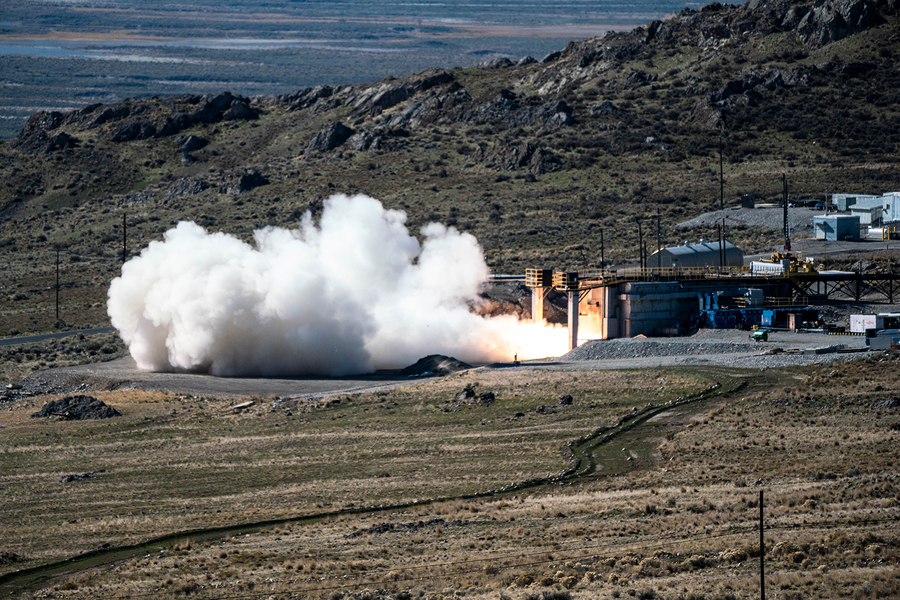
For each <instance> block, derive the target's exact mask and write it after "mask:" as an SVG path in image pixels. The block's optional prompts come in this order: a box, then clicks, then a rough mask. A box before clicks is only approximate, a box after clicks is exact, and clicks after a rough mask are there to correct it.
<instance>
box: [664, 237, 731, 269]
mask: <svg viewBox="0 0 900 600" xmlns="http://www.w3.org/2000/svg"><path fill="white" fill-rule="evenodd" d="M743 265H744V253H743V252H741V250H740V248H738V247H737V246H735V245H734V244H732V243H731V242H725V264H724V265H723V264H722V253H721V247H720V245H719V242H706V243H704V244H693V245H690V246H688V245H685V246H675V247H674V248H663V249H662V250H659V251H658V252H654V253H653V254H651V255H650V258H648V259H647V268H648V269H652V268H654V267H663V268H675V269H684V268H689V267H718V266H725V267H741V266H743Z"/></svg>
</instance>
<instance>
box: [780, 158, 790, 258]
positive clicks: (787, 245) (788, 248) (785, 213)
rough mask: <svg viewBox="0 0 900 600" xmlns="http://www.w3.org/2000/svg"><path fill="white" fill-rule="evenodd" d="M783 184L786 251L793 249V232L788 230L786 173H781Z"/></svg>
mask: <svg viewBox="0 0 900 600" xmlns="http://www.w3.org/2000/svg"><path fill="white" fill-rule="evenodd" d="M781 184H782V188H783V194H784V251H785V252H790V251H791V234H790V231H789V230H788V184H787V175H786V174H785V173H782V174H781Z"/></svg>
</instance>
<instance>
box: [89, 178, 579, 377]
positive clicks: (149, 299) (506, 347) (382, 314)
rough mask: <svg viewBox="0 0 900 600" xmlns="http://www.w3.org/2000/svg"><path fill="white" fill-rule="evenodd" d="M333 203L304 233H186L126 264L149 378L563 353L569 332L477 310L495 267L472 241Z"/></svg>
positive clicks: (115, 290)
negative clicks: (432, 357) (248, 236)
mask: <svg viewBox="0 0 900 600" xmlns="http://www.w3.org/2000/svg"><path fill="white" fill-rule="evenodd" d="M405 222H406V214H405V213H404V212H402V211H396V210H385V209H384V207H383V206H382V205H381V203H380V202H378V201H377V200H374V199H372V198H369V197H367V196H362V195H358V196H353V197H347V196H344V195H336V196H332V197H331V198H329V199H328V200H327V201H326V202H325V206H324V210H323V212H322V217H321V219H320V221H319V223H318V225H317V224H316V223H314V222H313V220H312V216H311V215H310V214H309V213H307V214H306V215H304V217H303V220H302V222H301V224H300V227H299V228H298V229H293V230H288V229H282V228H277V227H267V228H265V229H262V230H258V231H256V232H255V233H254V238H255V245H250V244H247V243H245V242H242V241H240V240H238V239H237V238H235V237H233V236H230V235H226V234H224V233H207V232H206V231H205V230H204V229H203V228H202V227H200V226H198V225H196V224H194V223H190V222H182V223H179V224H178V226H177V227H175V228H174V229H171V230H169V231H168V232H166V234H165V239H164V241H162V242H151V243H150V244H149V245H148V246H147V247H146V248H145V249H144V250H143V252H141V254H140V256H138V257H135V258H133V259H131V260H130V261H128V262H127V263H125V265H123V267H122V275H121V276H120V277H117V278H115V279H114V280H113V281H112V284H111V285H110V289H109V301H108V303H107V307H108V311H109V316H110V318H111V320H112V324H113V326H114V327H116V329H118V330H119V333H120V335H121V336H122V339H123V340H124V341H125V343H126V344H127V345H128V348H129V350H130V352H131V355H132V356H133V357H134V359H135V361H136V362H137V365H138V367H139V368H141V369H146V370H153V371H171V370H189V371H200V372H208V373H211V374H214V375H223V376H276V375H281V376H287V375H334V376H337V375H349V374H361V373H369V372H372V371H373V370H375V369H382V368H398V367H403V366H406V365H409V364H411V363H413V362H415V361H416V360H418V359H419V358H421V357H423V356H425V355H428V354H446V355H450V356H454V357H456V358H458V359H460V360H463V361H466V362H474V363H483V362H489V361H496V360H505V361H506V360H511V359H512V358H513V356H514V355H515V354H518V357H519V358H520V359H526V358H539V357H543V356H550V355H556V354H560V353H562V352H564V351H565V349H566V341H565V340H566V335H565V330H564V329H559V328H556V329H555V328H551V327H545V326H540V325H534V324H531V323H525V322H519V321H518V320H517V319H516V318H515V317H512V316H505V317H499V318H483V317H480V316H478V315H475V314H473V313H472V312H470V310H469V308H470V306H471V305H472V304H473V303H476V302H477V299H478V292H479V288H480V286H481V285H482V283H483V282H484V281H485V280H486V279H487V277H488V268H487V266H486V264H485V262H484V256H483V254H482V251H481V248H480V247H479V246H478V242H477V241H476V239H475V238H474V237H473V236H472V235H470V234H467V233H461V232H459V231H457V230H456V229H454V228H452V227H445V226H444V225H441V224H438V223H431V224H429V225H428V226H426V227H424V228H423V229H422V231H421V233H422V235H423V236H424V242H423V243H422V244H420V243H419V241H418V240H417V239H416V238H415V237H413V236H412V235H410V233H409V231H408V230H407V228H406V225H405Z"/></svg>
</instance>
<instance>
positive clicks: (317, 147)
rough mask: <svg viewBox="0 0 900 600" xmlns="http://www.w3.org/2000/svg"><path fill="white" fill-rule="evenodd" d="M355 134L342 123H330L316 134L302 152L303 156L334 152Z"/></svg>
mask: <svg viewBox="0 0 900 600" xmlns="http://www.w3.org/2000/svg"><path fill="white" fill-rule="evenodd" d="M354 133H356V132H355V131H354V130H353V129H350V128H349V127H347V126H346V125H344V124H343V123H340V122H338V123H330V124H329V125H326V126H325V127H324V128H322V130H321V131H320V132H319V133H317V134H316V137H314V138H313V139H312V141H310V142H309V145H308V146H307V147H306V151H305V152H304V155H305V156H310V155H312V154H314V153H316V152H328V151H330V150H334V149H335V148H337V147H338V146H340V145H341V144H343V143H344V142H346V141H347V140H348V139H350V137H351V136H352V135H353V134H354Z"/></svg>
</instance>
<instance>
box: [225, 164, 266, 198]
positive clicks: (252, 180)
mask: <svg viewBox="0 0 900 600" xmlns="http://www.w3.org/2000/svg"><path fill="white" fill-rule="evenodd" d="M267 183H269V180H268V179H266V178H265V177H264V176H263V175H262V174H260V173H259V172H258V171H255V170H252V169H249V170H246V171H228V172H227V173H225V175H224V176H223V181H222V183H221V185H219V193H221V194H230V195H232V196H238V195H240V194H243V193H244V192H249V191H250V190H252V189H253V188H256V187H259V186H261V185H266V184H267Z"/></svg>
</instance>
